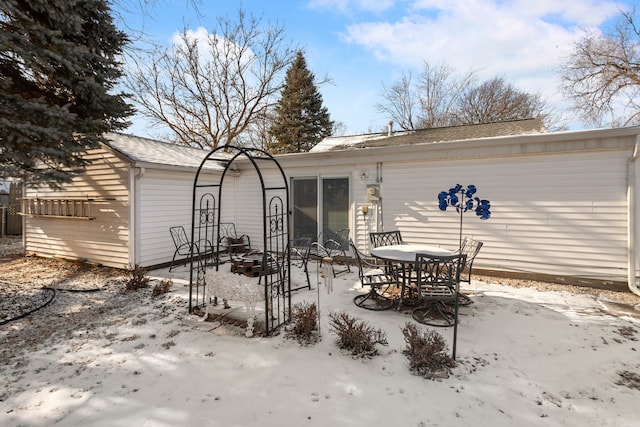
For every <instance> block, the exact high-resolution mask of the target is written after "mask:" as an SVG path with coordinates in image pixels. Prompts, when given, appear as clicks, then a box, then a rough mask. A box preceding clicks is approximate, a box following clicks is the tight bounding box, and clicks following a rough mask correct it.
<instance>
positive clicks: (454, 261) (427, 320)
mask: <svg viewBox="0 0 640 427" xmlns="http://www.w3.org/2000/svg"><path fill="white" fill-rule="evenodd" d="M465 258H466V255H461V254H455V255H450V256H439V257H434V256H430V255H425V254H416V261H415V264H414V271H415V278H412V279H411V280H412V285H414V286H415V289H416V290H417V295H418V305H419V306H418V307H417V308H415V309H414V310H413V312H412V317H413V318H414V320H415V321H416V322H418V323H422V324H425V325H430V326H454V325H455V324H456V323H457V316H458V304H457V295H458V292H459V291H460V270H461V269H462V268H463V266H464V262H465ZM451 305H453V306H454V309H453V311H452V310H451Z"/></svg>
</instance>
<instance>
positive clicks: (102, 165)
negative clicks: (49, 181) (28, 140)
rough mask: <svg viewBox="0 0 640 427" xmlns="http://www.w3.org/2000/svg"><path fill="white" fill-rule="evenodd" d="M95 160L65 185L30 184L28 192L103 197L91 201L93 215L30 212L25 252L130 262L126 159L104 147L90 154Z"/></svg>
mask: <svg viewBox="0 0 640 427" xmlns="http://www.w3.org/2000/svg"><path fill="white" fill-rule="evenodd" d="M87 157H88V158H90V159H92V160H94V162H93V163H91V164H90V165H89V166H88V167H87V170H86V173H84V174H83V175H81V176H79V177H76V178H74V180H73V182H72V183H71V184H68V185H65V186H64V189H63V191H52V190H51V189H49V188H48V187H45V188H39V189H27V190H26V196H27V197H36V196H38V197H40V198H54V197H58V198H84V197H90V198H102V199H105V200H104V201H102V202H96V203H94V204H93V206H92V215H93V216H94V217H95V219H92V220H86V219H77V218H53V217H51V218H47V217H42V216H27V217H26V227H25V237H24V239H25V253H32V254H35V255H38V256H44V257H60V258H69V259H79V260H88V261H91V262H95V263H100V264H103V265H106V266H110V267H117V268H124V267H126V266H127V265H128V263H129V250H128V244H129V188H128V183H129V174H128V170H129V169H128V164H127V163H126V162H124V161H122V160H121V159H120V158H118V157H116V156H115V155H113V154H112V153H111V152H109V151H107V150H105V149H96V150H92V151H90V152H89V153H88V155H87Z"/></svg>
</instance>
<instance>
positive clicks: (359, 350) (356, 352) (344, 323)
mask: <svg viewBox="0 0 640 427" xmlns="http://www.w3.org/2000/svg"><path fill="white" fill-rule="evenodd" d="M329 319H330V323H329V326H330V327H331V331H332V332H334V333H335V334H336V335H338V347H340V348H341V349H343V350H347V351H349V352H350V353H351V354H352V355H353V356H356V357H373V356H375V355H377V354H378V349H377V348H376V344H381V345H387V334H386V333H385V332H384V331H383V330H382V329H375V328H374V327H373V326H371V325H369V324H368V323H367V322H364V321H362V320H358V319H356V318H354V317H351V316H349V315H348V314H347V313H331V314H329Z"/></svg>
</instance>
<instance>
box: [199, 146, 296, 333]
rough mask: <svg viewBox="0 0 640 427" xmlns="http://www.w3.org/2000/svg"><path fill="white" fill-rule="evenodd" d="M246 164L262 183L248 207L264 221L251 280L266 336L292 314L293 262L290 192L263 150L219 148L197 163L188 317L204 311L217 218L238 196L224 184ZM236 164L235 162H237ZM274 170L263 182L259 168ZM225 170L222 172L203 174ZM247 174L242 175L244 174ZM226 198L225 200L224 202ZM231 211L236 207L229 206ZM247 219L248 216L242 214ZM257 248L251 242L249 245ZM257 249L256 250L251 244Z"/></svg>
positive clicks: (216, 259) (216, 256)
mask: <svg viewBox="0 0 640 427" xmlns="http://www.w3.org/2000/svg"><path fill="white" fill-rule="evenodd" d="M238 159H247V160H248V161H249V164H251V165H252V166H253V170H254V171H255V173H256V174H257V177H258V179H259V183H260V187H261V188H260V189H261V194H262V198H261V200H260V197H256V198H255V199H257V200H253V202H252V203H254V204H255V206H247V209H250V210H251V217H252V221H253V222H254V223H255V222H257V221H259V220H260V218H262V242H261V243H262V248H259V251H260V252H259V254H260V255H259V257H260V256H261V258H262V260H261V263H260V266H261V267H260V273H259V275H258V276H257V278H256V279H255V280H257V285H258V286H263V287H264V316H265V317H264V328H265V333H266V334H270V333H271V332H273V331H274V330H275V329H277V328H278V327H279V326H281V325H282V324H283V323H285V322H286V321H288V320H289V318H290V315H291V274H290V273H291V260H290V255H289V251H288V247H287V244H288V242H289V217H288V213H289V187H288V182H287V178H286V176H285V174H284V171H283V169H282V167H281V166H280V164H279V163H278V161H277V160H276V159H275V158H274V157H273V156H271V155H270V154H269V153H267V152H266V151H263V150H260V149H257V148H243V147H235V146H225V147H218V148H216V149H214V150H213V151H211V152H210V153H209V154H208V155H207V156H206V157H205V158H204V159H203V160H202V162H201V164H200V167H199V168H198V171H197V172H196V176H195V179H194V182H193V199H192V217H191V242H194V244H193V252H194V253H193V256H192V258H191V265H190V269H191V271H190V276H189V312H190V313H191V312H193V310H194V309H196V308H198V307H202V306H204V305H205V304H206V303H207V301H206V298H207V292H206V285H207V283H206V272H207V270H208V269H215V271H219V268H220V265H221V262H222V261H221V255H220V253H221V251H223V250H224V248H223V247H221V240H222V239H221V237H223V236H221V227H220V224H221V221H220V220H221V214H222V213H223V211H224V209H225V203H224V198H225V197H237V193H236V191H235V189H234V188H233V187H232V188H231V190H229V189H227V190H226V193H225V192H224V191H223V190H224V183H225V179H226V178H229V177H231V176H234V175H237V174H238V169H236V168H234V167H233V166H235V165H234V162H236V160H238ZM236 165H237V163H236ZM260 165H263V168H264V167H266V166H272V167H273V166H275V167H273V169H274V170H275V172H276V173H275V175H276V176H271V175H269V176H268V177H265V175H264V174H263V171H262V170H261V168H260ZM220 167H223V168H224V169H223V170H222V172H221V173H207V172H211V171H213V170H215V169H218V170H219V169H220ZM248 173H250V172H249V171H245V172H243V175H245V174H248ZM223 194H224V197H223ZM231 205H232V209H233V206H234V205H235V203H232V204H231ZM245 214H246V215H244V216H245V217H247V216H248V215H249V212H245ZM254 243H257V242H256V241H255V239H252V245H254ZM254 246H258V245H254Z"/></svg>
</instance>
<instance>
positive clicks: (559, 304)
mask: <svg viewBox="0 0 640 427" xmlns="http://www.w3.org/2000/svg"><path fill="white" fill-rule="evenodd" d="M291 270H292V275H293V277H294V280H297V281H298V280H299V281H300V283H304V281H306V278H304V275H303V272H302V270H301V269H300V268H297V267H292V269H291ZM310 275H311V279H312V280H311V282H312V284H313V289H312V290H299V291H296V292H295V293H294V294H293V302H294V304H295V303H296V302H302V301H306V302H315V303H317V304H318V305H319V307H320V315H321V320H322V321H321V335H322V340H321V341H320V342H319V343H317V344H315V345H313V346H310V347H301V346H300V345H299V344H298V343H297V342H295V341H294V340H288V339H285V338H284V336H283V335H282V334H280V335H276V336H272V337H254V338H246V337H245V336H244V331H243V330H242V329H241V328H238V327H235V326H230V325H228V324H225V323H222V322H216V321H211V322H202V321H201V319H200V318H199V317H198V316H195V315H190V314H188V313H187V302H188V291H189V287H188V280H187V269H186V268H178V269H176V270H174V271H172V272H171V274H169V273H168V271H167V270H166V269H162V270H156V271H152V272H150V276H151V277H153V278H155V279H154V280H160V279H166V278H169V277H170V278H171V279H172V281H173V286H172V288H171V290H170V292H169V293H167V294H164V295H161V296H157V297H152V296H151V289H150V288H147V289H143V290H139V291H136V292H134V293H127V294H122V293H121V292H120V291H118V290H117V288H116V286H117V285H116V284H110V285H105V289H104V290H103V291H102V292H97V293H91V294H83V293H60V294H59V295H58V296H57V297H56V300H55V301H54V303H52V304H50V305H49V306H47V307H46V308H44V309H43V310H40V311H38V312H36V313H34V314H32V315H30V316H28V317H26V318H24V319H21V320H19V321H16V322H12V323H10V324H7V325H5V326H3V327H2V329H1V330H0V337H1V343H2V349H3V350H2V351H3V353H2V356H3V360H5V361H6V363H5V364H4V365H3V366H2V367H1V368H0V375H1V376H2V378H3V386H2V388H1V389H0V396H1V398H0V424H2V425H3V426H18V425H51V424H53V423H55V422H58V423H62V424H64V425H66V426H80V425H93V426H108V425H115V424H118V425H145V426H174V425H175V426H177V425H209V426H259V425H260V426H262V425H281V426H300V425H309V426H326V425H345V426H347V425H348V426H365V425H408V426H430V425H439V426H443V425H460V424H472V423H473V424H474V425H492V426H512V425H538V424H545V425H552V426H574V425H592V426H596V425H597V426H622V425H633V424H634V423H636V422H637V420H638V418H639V417H640V409H638V407H637V405H636V402H637V399H638V397H640V376H638V372H639V371H640V364H639V363H638V352H637V350H638V338H639V337H640V329H639V328H640V321H639V320H638V316H637V314H638V312H637V310H636V308H635V307H634V306H630V305H626V306H625V305H623V304H619V305H618V306H616V307H617V310H616V311H611V310H609V308H608V307H613V306H614V303H616V301H614V300H613V299H612V298H610V297H608V296H607V295H606V293H603V292H598V291H590V292H586V291H585V292H582V293H578V292H569V291H558V290H535V289H533V288H531V287H525V286H523V284H520V285H518V286H507V285H504V284H500V283H497V281H493V280H476V279H474V280H472V283H471V285H468V286H466V285H465V286H463V291H465V293H468V294H469V295H470V296H471V298H472V300H473V304H472V305H470V306H468V307H462V308H461V310H460V326H459V332H458V366H457V367H456V368H454V370H453V374H452V376H451V377H449V378H445V379H442V380H439V381H430V380H425V379H422V378H420V377H418V376H415V375H412V374H411V373H410V372H409V369H408V364H407V360H406V358H405V356H404V355H403V354H402V351H403V349H404V347H405V343H404V340H403V336H402V333H401V328H402V327H403V326H404V325H405V323H406V322H412V320H411V315H410V314H408V313H404V312H397V311H395V310H387V311H380V312H372V311H368V310H363V309H360V308H358V307H356V306H355V305H354V304H353V297H354V296H355V295H356V294H357V293H360V292H366V291H367V290H366V289H362V288H361V287H360V285H359V284H358V281H357V280H358V279H357V274H356V273H355V272H352V273H346V274H341V275H339V276H338V277H336V278H335V279H333V281H332V285H333V287H332V289H331V290H329V289H327V288H326V287H325V285H324V282H323V281H322V280H321V278H320V275H319V274H318V272H317V270H316V264H315V263H310ZM0 279H1V277H0ZM482 279H484V278H482ZM318 282H319V283H318ZM152 283H153V282H152ZM112 288H113V289H112ZM567 289H569V288H567ZM103 294H106V295H105V298H102V295H103ZM101 298H102V299H101ZM230 305H231V307H232V308H231V309H230V310H231V311H236V312H237V313H238V315H242V311H243V306H242V304H241V303H238V302H234V301H230ZM337 311H346V312H348V313H349V314H351V315H353V316H355V317H358V318H360V319H363V320H366V321H367V322H369V323H370V324H371V325H372V326H374V327H376V328H381V329H383V330H384V331H385V332H386V333H387V337H388V345H387V346H382V347H380V349H379V350H380V354H379V355H378V356H376V357H374V358H373V359H354V358H352V357H351V356H349V355H346V354H343V353H342V352H341V351H340V350H339V349H338V348H337V346H336V343H335V341H336V335H335V334H333V333H332V332H331V331H330V330H329V325H328V321H327V319H328V315H329V313H331V312H337ZM438 332H440V333H441V334H442V335H443V337H444V338H445V339H446V340H447V341H448V342H450V340H451V328H440V329H438Z"/></svg>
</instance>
